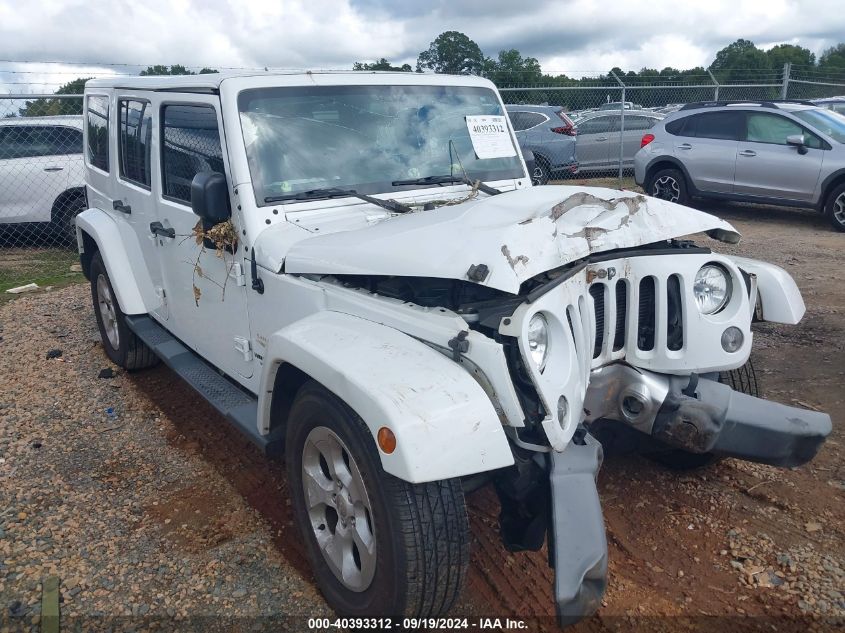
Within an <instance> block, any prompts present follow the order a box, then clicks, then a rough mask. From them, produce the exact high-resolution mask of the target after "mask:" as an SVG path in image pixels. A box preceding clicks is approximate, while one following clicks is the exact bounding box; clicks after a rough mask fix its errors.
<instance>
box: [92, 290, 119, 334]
mask: <svg viewBox="0 0 845 633" xmlns="http://www.w3.org/2000/svg"><path fill="white" fill-rule="evenodd" d="M97 309H98V310H99V311H100V319H101V320H102V322H103V329H104V330H105V332H106V337H107V338H108V339H109V343H110V344H111V346H112V348H114V349H118V347H119V346H120V332H119V331H118V328H117V313H116V310H115V305H114V297H113V296H112V293H111V288H109V282H108V280H107V279H106V276H105V275H99V276H98V277H97Z"/></svg>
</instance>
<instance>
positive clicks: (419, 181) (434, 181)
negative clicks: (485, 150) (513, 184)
mask: <svg viewBox="0 0 845 633" xmlns="http://www.w3.org/2000/svg"><path fill="white" fill-rule="evenodd" d="M455 182H462V183H464V184H465V185H469V186H470V187H475V186H476V183H478V189H479V190H480V191H483V192H484V193H486V194H487V195H488V196H497V195H499V194H500V193H503V192H502V191H499V190H498V189H496V188H495V187H491V186H490V185H485V184H484V183H483V182H481V181H480V180H473V179H472V178H469V177H467V176H457V175H454V176H449V175H446V176H425V177H424V178H411V179H409V180H394V181H393V182H392V183H390V184H391V185H393V186H394V187H400V186H402V185H445V184H449V183H455Z"/></svg>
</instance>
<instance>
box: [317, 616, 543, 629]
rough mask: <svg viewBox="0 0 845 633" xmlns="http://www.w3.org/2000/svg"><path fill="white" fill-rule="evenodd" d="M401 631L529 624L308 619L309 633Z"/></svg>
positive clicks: (522, 625) (502, 620) (493, 620)
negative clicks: (325, 632) (321, 632)
mask: <svg viewBox="0 0 845 633" xmlns="http://www.w3.org/2000/svg"><path fill="white" fill-rule="evenodd" d="M394 628H395V629H401V630H413V629H421V630H423V629H424V630H450V629H480V630H503V629H508V630H523V629H527V628H528V624H527V623H526V622H524V621H523V620H519V619H513V618H404V619H403V620H401V622H400V621H399V620H394V619H393V618H309V619H308V629H309V630H324V629H344V630H350V629H351V630H356V629H357V630H371V631H388V630H392V629H394Z"/></svg>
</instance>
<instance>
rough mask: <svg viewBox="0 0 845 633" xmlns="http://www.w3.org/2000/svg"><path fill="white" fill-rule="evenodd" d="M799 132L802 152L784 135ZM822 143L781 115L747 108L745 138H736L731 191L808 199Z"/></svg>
mask: <svg viewBox="0 0 845 633" xmlns="http://www.w3.org/2000/svg"><path fill="white" fill-rule="evenodd" d="M793 134H803V135H804V141H805V144H806V147H807V152H806V153H805V154H800V153H799V152H798V148H797V147H795V146H793V145H787V143H786V137H787V136H790V135H793ZM824 147H825V143H824V142H823V141H822V140H821V139H820V138H819V137H818V136H816V135H815V134H813V133H812V132H810V131H809V130H807V129H805V128H804V127H803V126H801V125H799V124H798V123H797V122H795V121H793V120H792V119H789V118H787V117H785V116H783V115H780V114H775V113H773V112H748V113H747V116H746V130H745V139H744V140H742V141H740V142H739V151H738V152H737V159H736V178H735V185H734V192H735V193H740V194H745V195H752V196H761V197H768V198H773V197H777V198H786V199H788V200H796V201H804V202H811V201H812V199H813V192H814V191H815V190H816V183H818V180H819V174H820V173H821V167H822V161H823V160H824V155H825V150H824V149H823V148H824Z"/></svg>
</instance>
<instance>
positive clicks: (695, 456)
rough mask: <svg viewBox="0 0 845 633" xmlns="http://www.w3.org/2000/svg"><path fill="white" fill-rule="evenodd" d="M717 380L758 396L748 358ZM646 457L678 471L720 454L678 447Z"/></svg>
mask: <svg viewBox="0 0 845 633" xmlns="http://www.w3.org/2000/svg"><path fill="white" fill-rule="evenodd" d="M719 382H721V383H722V384H725V385H728V386H729V387H731V389H733V390H734V391H739V392H740V393H745V394H748V395H749V396H754V397H755V398H759V397H760V387H759V384H758V382H757V373H756V372H755V371H754V365H753V364H752V363H751V359H750V358H749V359H748V361H747V362H746V363H745V364H744V365H743V366H742V367H737V368H736V369H731V370H728V371H723V372H720V373H719ZM647 457H648V458H649V459H651V460H652V461H655V462H657V463H658V464H661V465H663V466H665V467H666V468H669V469H670V470H680V471H683V470H696V469H698V468H704V467H705V466H710V465H711V464H715V463H716V462H718V461H720V460H721V459H722V457H721V456H719V455H714V454H713V453H690V452H689V451H685V450H682V449H680V448H672V449H669V450H666V451H659V452H655V453H649V454H647Z"/></svg>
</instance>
